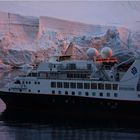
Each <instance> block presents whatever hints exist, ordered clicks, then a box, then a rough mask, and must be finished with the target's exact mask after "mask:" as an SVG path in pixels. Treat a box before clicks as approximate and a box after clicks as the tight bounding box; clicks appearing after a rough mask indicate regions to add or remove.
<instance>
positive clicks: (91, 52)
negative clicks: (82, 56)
mask: <svg viewBox="0 0 140 140" xmlns="http://www.w3.org/2000/svg"><path fill="white" fill-rule="evenodd" d="M98 55H99V52H98V51H97V49H95V48H89V49H88V50H87V56H88V57H89V58H90V59H92V58H93V57H94V56H98Z"/></svg>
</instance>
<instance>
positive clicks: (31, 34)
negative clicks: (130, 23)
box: [0, 12, 140, 67]
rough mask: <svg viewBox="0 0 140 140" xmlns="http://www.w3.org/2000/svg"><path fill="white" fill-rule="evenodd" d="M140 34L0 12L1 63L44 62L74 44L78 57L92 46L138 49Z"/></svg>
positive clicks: (116, 28)
mask: <svg viewBox="0 0 140 140" xmlns="http://www.w3.org/2000/svg"><path fill="white" fill-rule="evenodd" d="M139 36H140V33H139V32H136V33H131V31H130V30H129V29H126V28H124V27H115V26H100V25H88V24H84V23H78V22H72V21H66V20H61V19H56V18H50V17H39V18H36V17H25V16H21V15H17V14H11V13H3V12H0V63H1V65H2V64H3V66H5V67H6V66H7V65H8V66H9V65H11V66H17V65H22V64H27V63H28V64H32V63H34V62H36V61H42V60H43V59H45V58H48V57H49V56H51V55H53V54H54V53H55V52H56V51H57V50H58V49H61V50H62V52H61V53H64V51H65V50H66V48H67V47H68V46H69V45H70V44H71V43H72V44H73V45H74V46H75V48H76V49H75V51H74V52H75V54H76V56H77V57H85V55H86V54H85V52H86V50H87V48H89V47H95V48H97V49H98V50H99V51H100V49H101V48H102V47H104V46H109V47H111V48H112V49H113V52H114V53H116V52H118V51H120V50H127V49H128V48H135V47H136V48H139V46H138V45H139V42H140V39H139Z"/></svg>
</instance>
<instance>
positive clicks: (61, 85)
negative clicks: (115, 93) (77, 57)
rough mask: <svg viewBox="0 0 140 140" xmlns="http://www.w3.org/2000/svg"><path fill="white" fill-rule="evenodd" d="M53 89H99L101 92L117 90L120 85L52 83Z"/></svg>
mask: <svg viewBox="0 0 140 140" xmlns="http://www.w3.org/2000/svg"><path fill="white" fill-rule="evenodd" d="M51 87H52V88H77V89H99V90H104V89H106V90H117V89H118V84H110V83H82V82H81V83H80V82H78V83H75V82H55V81H52V82H51Z"/></svg>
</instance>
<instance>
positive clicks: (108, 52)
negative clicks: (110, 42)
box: [101, 47, 112, 58]
mask: <svg viewBox="0 0 140 140" xmlns="http://www.w3.org/2000/svg"><path fill="white" fill-rule="evenodd" d="M101 56H102V58H107V57H111V56H112V49H111V48H109V47H104V48H103V49H102V50H101Z"/></svg>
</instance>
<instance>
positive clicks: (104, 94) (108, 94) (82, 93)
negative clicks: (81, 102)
mask: <svg viewBox="0 0 140 140" xmlns="http://www.w3.org/2000/svg"><path fill="white" fill-rule="evenodd" d="M52 94H59V95H61V94H63V95H79V96H81V95H82V96H100V97H111V96H114V97H118V93H109V92H107V93H103V92H99V93H96V92H91V93H89V92H87V91H86V92H82V91H78V92H75V91H71V92H70V91H63V92H62V91H55V90H52Z"/></svg>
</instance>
